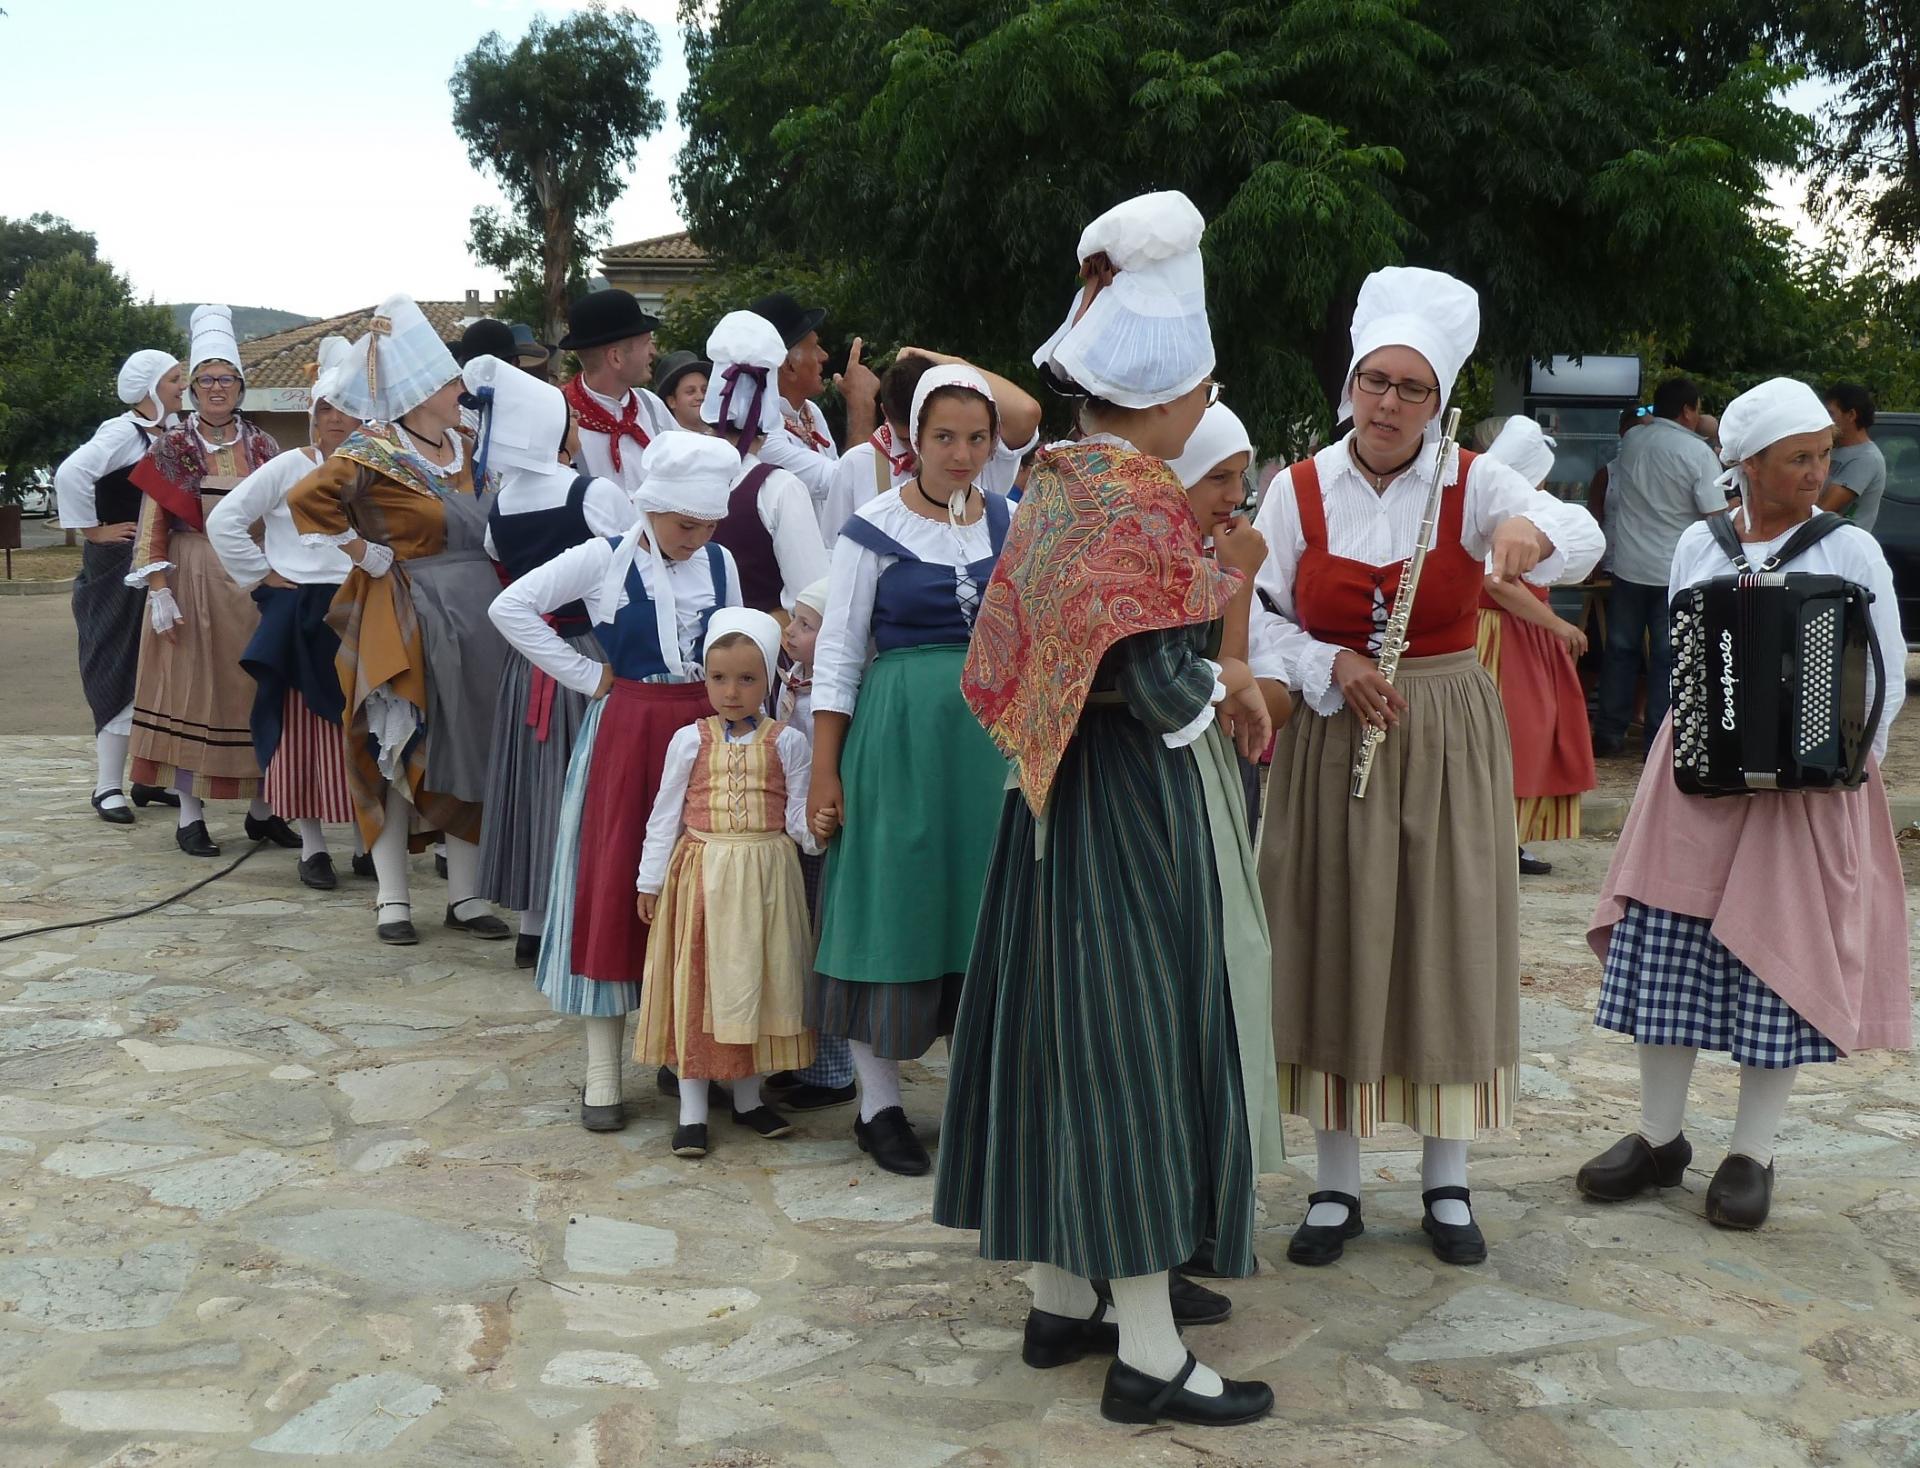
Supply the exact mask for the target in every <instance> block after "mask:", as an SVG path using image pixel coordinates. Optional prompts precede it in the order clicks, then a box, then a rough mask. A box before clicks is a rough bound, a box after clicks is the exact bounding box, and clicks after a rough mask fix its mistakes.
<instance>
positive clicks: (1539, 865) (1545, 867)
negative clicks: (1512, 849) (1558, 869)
mask: <svg viewBox="0 0 1920 1468" xmlns="http://www.w3.org/2000/svg"><path fill="white" fill-rule="evenodd" d="M1520 875H1521V876H1523V877H1550V876H1552V875H1553V863H1552V862H1550V861H1543V860H1541V859H1540V858H1539V857H1537V856H1535V855H1533V854H1532V853H1531V852H1529V851H1527V850H1525V849H1524V848H1523V849H1522V850H1521V852H1520Z"/></svg>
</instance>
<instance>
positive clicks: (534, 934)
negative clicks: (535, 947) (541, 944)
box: [520, 906, 547, 938]
mask: <svg viewBox="0 0 1920 1468" xmlns="http://www.w3.org/2000/svg"><path fill="white" fill-rule="evenodd" d="M546 930H547V909H546V908H545V907H544V906H541V907H530V908H528V909H527V910H526V911H525V912H523V913H521V914H520V936H521V937H522V938H538V937H539V936H540V935H541V934H542V933H544V932H546Z"/></svg>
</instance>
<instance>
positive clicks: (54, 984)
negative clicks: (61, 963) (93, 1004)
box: [18, 967, 154, 1004]
mask: <svg viewBox="0 0 1920 1468" xmlns="http://www.w3.org/2000/svg"><path fill="white" fill-rule="evenodd" d="M153 980H154V976H153V975H152V974H123V973H120V972H118V971H116V970H114V969H107V968H85V967H81V968H70V969H66V970H63V971H62V972H61V973H59V974H57V975H56V976H54V977H53V978H51V979H44V980H40V981H38V982H35V983H31V984H25V985H22V986H21V989H20V993H19V996H18V1000H19V1002H20V1003H22V1004H74V1003H77V1002H79V1001H80V1000H83V999H117V998H119V997H120V996H121V995H123V994H131V993H133V992H134V991H135V990H136V989H144V988H145V987H146V986H147V985H148V984H151V983H152V982H153Z"/></svg>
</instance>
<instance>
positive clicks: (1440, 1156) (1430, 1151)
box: [1420, 1137, 1473, 1224]
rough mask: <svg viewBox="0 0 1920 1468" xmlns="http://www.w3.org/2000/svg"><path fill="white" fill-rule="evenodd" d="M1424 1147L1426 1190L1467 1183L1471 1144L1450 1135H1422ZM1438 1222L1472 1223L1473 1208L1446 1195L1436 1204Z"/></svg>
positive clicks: (1422, 1165)
mask: <svg viewBox="0 0 1920 1468" xmlns="http://www.w3.org/2000/svg"><path fill="white" fill-rule="evenodd" d="M1420 1140H1421V1148H1420V1185H1421V1189H1422V1191H1428V1190H1431V1189H1433V1188H1464V1187H1465V1186H1466V1185H1467V1144H1466V1143H1465V1142H1460V1141H1454V1140H1452V1139H1450V1138H1447V1137H1422V1138H1421V1139H1420ZM1433 1218H1434V1222H1436V1223H1453V1224H1468V1223H1472V1222H1473V1210H1472V1209H1471V1208H1469V1207H1468V1206H1467V1205H1466V1204H1465V1203H1462V1202H1461V1201H1460V1200H1459V1199H1458V1198H1442V1199H1441V1200H1440V1201H1439V1202H1437V1203H1435V1204H1434V1205H1433Z"/></svg>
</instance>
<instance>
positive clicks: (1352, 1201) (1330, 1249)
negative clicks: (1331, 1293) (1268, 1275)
mask: <svg viewBox="0 0 1920 1468" xmlns="http://www.w3.org/2000/svg"><path fill="white" fill-rule="evenodd" d="M1320 1203H1343V1204H1345V1205H1346V1209H1347V1216H1346V1219H1345V1221H1344V1222H1341V1223H1328V1224H1319V1223H1306V1222H1302V1223H1301V1225H1300V1227H1298V1228H1296V1229H1295V1230H1294V1231H1293V1238H1292V1239H1291V1240H1289V1241H1288V1243H1287V1258H1289V1259H1290V1260H1292V1261H1293V1262H1294V1263H1295V1264H1307V1265H1314V1266H1318V1265H1321V1264H1331V1263H1333V1261H1334V1260H1336V1259H1338V1258H1339V1257H1340V1256H1341V1255H1342V1254H1344V1253H1346V1252H1347V1240H1348V1239H1357V1238H1359V1237H1360V1235H1361V1234H1363V1233H1365V1232H1366V1231H1367V1226H1366V1225H1365V1224H1364V1223H1362V1222H1361V1221H1360V1200H1359V1199H1358V1198H1356V1197H1354V1195H1353V1194H1352V1193H1335V1192H1321V1193H1309V1194H1308V1195H1307V1212H1308V1213H1312V1212H1313V1210H1314V1207H1315V1205H1316V1204H1320Z"/></svg>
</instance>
